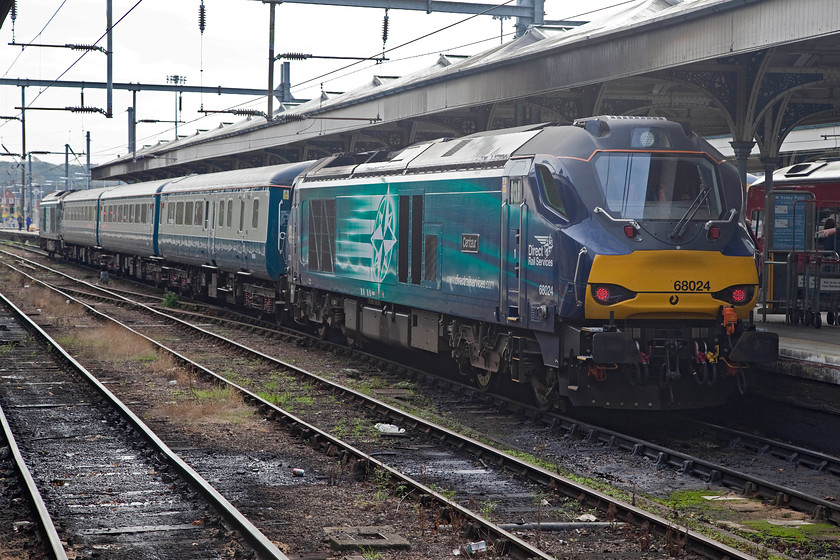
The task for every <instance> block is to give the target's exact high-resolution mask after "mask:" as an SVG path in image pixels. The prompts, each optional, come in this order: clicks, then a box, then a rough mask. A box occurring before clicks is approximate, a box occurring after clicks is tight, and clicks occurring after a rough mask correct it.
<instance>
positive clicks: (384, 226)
mask: <svg viewBox="0 0 840 560" xmlns="http://www.w3.org/2000/svg"><path fill="white" fill-rule="evenodd" d="M370 244H371V245H373V279H374V280H375V281H377V282H382V281H384V280H385V277H386V276H387V275H388V268H389V266H390V264H391V254H392V253H393V252H394V246H395V245H396V244H397V219H396V208H395V207H394V199H393V197H390V196H383V197H382V200H381V201H380V202H379V209H378V210H377V211H376V222H375V223H374V225H373V233H372V234H371V236H370Z"/></svg>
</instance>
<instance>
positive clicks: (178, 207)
mask: <svg viewBox="0 0 840 560" xmlns="http://www.w3.org/2000/svg"><path fill="white" fill-rule="evenodd" d="M183 224H184V202H183V201H179V202H177V203H176V204H175V225H179V226H180V225H183Z"/></svg>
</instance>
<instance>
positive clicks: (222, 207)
mask: <svg viewBox="0 0 840 560" xmlns="http://www.w3.org/2000/svg"><path fill="white" fill-rule="evenodd" d="M224 225H225V201H224V200H220V201H219V227H224Z"/></svg>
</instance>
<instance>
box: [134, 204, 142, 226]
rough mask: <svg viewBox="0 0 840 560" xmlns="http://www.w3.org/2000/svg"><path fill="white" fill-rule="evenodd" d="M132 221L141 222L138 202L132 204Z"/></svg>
mask: <svg viewBox="0 0 840 560" xmlns="http://www.w3.org/2000/svg"><path fill="white" fill-rule="evenodd" d="M134 222H135V223H138V224H139V223H140V222H141V220H140V204H135V205H134Z"/></svg>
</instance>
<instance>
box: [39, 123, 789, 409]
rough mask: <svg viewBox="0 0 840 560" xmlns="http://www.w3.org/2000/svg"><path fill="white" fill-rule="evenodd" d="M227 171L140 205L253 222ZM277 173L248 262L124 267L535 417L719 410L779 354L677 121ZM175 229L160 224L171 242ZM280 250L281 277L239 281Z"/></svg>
mask: <svg viewBox="0 0 840 560" xmlns="http://www.w3.org/2000/svg"><path fill="white" fill-rule="evenodd" d="M299 165H300V164H299ZM284 169H285V168H284ZM230 173H234V174H235V173H238V172H228V175H226V176H224V177H222V176H221V175H219V176H218V177H216V178H214V175H213V174H211V175H207V176H203V178H202V179H201V181H202V186H201V187H194V188H190V189H186V188H185V187H187V184H186V183H187V182H188V181H189V179H183V182H184V184H183V185H182V186H181V187H179V186H178V183H173V185H172V186H171V187H170V186H164V187H160V186H159V185H158V186H157V187H156V188H157V189H158V190H159V192H157V193H153V194H152V199H151V203H152V207H153V208H151V209H153V210H154V211H155V212H156V213H157V214H156V215H158V221H159V222H160V219H161V218H160V217H161V216H164V215H166V216H168V213H167V211H166V210H163V209H162V208H161V207H162V206H165V204H167V203H168V202H166V200H167V199H166V197H165V195H166V193H167V190H168V189H170V188H171V189H173V190H175V191H178V190H179V189H180V191H184V192H188V193H191V194H190V195H189V196H193V198H194V199H195V200H194V202H195V203H198V199H199V198H200V197H201V196H204V195H203V194H202V193H204V192H205V190H206V191H207V193H213V192H215V193H219V192H226V193H228V194H230V195H231V196H230V197H228V195H227V194H226V195H225V197H227V198H226V199H225V200H226V201H227V199H228V198H229V199H230V200H231V201H232V202H226V207H225V208H226V209H225V213H229V212H230V208H231V206H230V204H233V208H234V209H235V212H234V214H235V215H234V216H233V218H232V219H233V223H232V224H231V227H233V228H234V229H236V228H239V230H238V231H240V232H241V231H243V225H244V226H248V224H249V223H253V224H254V225H257V223H258V222H257V221H253V217H252V216H251V215H250V214H249V208H252V203H250V202H248V201H249V200H252V199H249V198H248V196H249V195H248V194H247V192H248V191H249V189H252V190H253V188H254V187H255V186H256V185H244V184H242V183H241V182H240V184H239V186H232V185H231V184H229V183H230V182H231V181H232V176H231V175H230ZM292 173H296V174H297V175H296V177H295V178H294V180H293V181H288V178H289V176H290V175H291V174H292ZM284 177H285V179H286V180H284V181H282V182H291V188H289V187H290V186H289V185H283V186H280V185H278V186H277V187H276V188H278V189H281V190H282V192H286V193H287V194H288V196H287V199H288V206H283V205H278V206H277V208H278V209H279V211H280V212H281V213H283V216H280V215H279V214H278V215H277V216H275V217H268V216H266V217H267V218H268V219H273V220H281V221H280V222H278V225H277V227H273V226H267V228H266V229H259V228H254V230H255V231H259V240H258V241H259V243H263V244H264V249H265V251H266V252H265V253H260V247H259V246H258V245H257V246H255V245H251V246H250V248H251V250H250V251H246V253H247V255H246V254H245V253H243V255H242V256H243V259H242V260H241V261H225V262H224V263H220V262H218V261H216V260H214V259H213V258H212V254H210V253H209V252H208V253H206V254H203V255H204V256H201V254H199V253H197V251H196V250H187V251H183V250H181V251H179V250H175V247H170V248H169V249H168V250H167V251H166V252H165V253H166V254H164V252H163V251H161V252H160V254H153V255H144V254H139V255H138V254H132V255H131V256H130V257H126V258H128V259H129V260H132V259H139V262H137V263H136V267H135V268H136V270H141V271H142V270H143V266H144V265H143V263H144V262H148V263H149V266H151V267H152V268H153V269H154V270H156V271H158V272H159V273H160V274H161V275H162V276H161V277H162V278H163V280H164V281H167V282H169V283H170V284H172V281H171V274H172V273H171V272H169V271H171V270H173V269H174V270H177V271H178V272H177V274H176V277H177V278H178V280H177V282H178V287H179V288H181V289H188V290H189V291H191V292H193V293H197V294H199V295H203V296H206V297H215V298H217V299H218V298H222V297H224V298H225V299H227V300H228V301H230V302H232V303H235V304H238V305H244V306H246V307H252V308H253V307H257V308H258V310H259V311H261V312H264V313H265V312H268V313H275V314H277V315H278V317H280V318H281V319H290V320H295V321H297V322H299V323H303V324H307V325H310V326H313V327H314V328H316V329H318V330H319V331H320V332H321V333H323V334H326V333H327V332H329V331H332V332H335V333H338V332H340V333H342V335H343V336H344V337H346V339H347V340H348V341H349V342H351V343H354V344H356V343H364V342H375V343H382V342H385V343H389V344H392V345H397V346H402V347H405V348H407V349H412V350H414V351H417V352H418V356H421V355H422V352H424V351H425V352H433V353H445V354H449V355H451V356H452V358H453V359H454V360H455V362H456V363H457V364H458V366H459V368H458V369H459V370H460V372H461V373H463V374H464V375H466V376H469V377H470V378H471V379H474V380H475V381H476V382H477V384H478V385H479V387H481V388H484V389H491V388H494V387H497V386H499V385H500V384H503V383H504V384H510V383H515V384H520V385H522V386H524V387H527V388H529V389H530V390H531V391H532V392H533V395H534V396H535V398H536V401H537V402H538V403H539V404H540V405H543V406H551V405H553V404H556V403H571V404H573V405H575V406H595V407H609V408H628V409H665V408H691V407H702V406H710V405H716V404H721V403H723V402H725V400H726V399H727V398H728V397H729V396H731V395H732V394H734V393H736V392H738V391H739V390H740V391H743V390H744V389H745V387H746V383H747V379H748V377H749V376H750V373H751V370H750V367H751V364H754V363H755V362H764V361H775V360H776V359H777V355H778V338H777V337H776V335H774V334H772V333H767V332H762V331H759V330H756V329H755V326H754V325H752V324H751V322H750V320H749V319H750V315H751V311H752V309H753V307H754V306H755V302H756V298H757V288H758V275H757V269H756V263H755V259H754V251H755V247H754V245H753V242H752V240H751V237H750V235H749V231H748V230H747V228H746V227H745V224H744V190H743V188H742V186H741V182H740V180H739V178H738V175H737V172H736V170H735V168H734V167H733V166H732V165H731V164H729V163H726V162H725V161H724V158H723V156H721V155H720V154H719V153H718V152H716V151H715V150H714V149H713V148H712V147H711V146H710V145H709V144H708V143H706V142H705V141H704V140H702V139H701V138H700V137H698V136H697V135H695V134H694V133H692V132H691V131H690V130H688V129H687V128H685V127H684V126H682V125H680V124H677V123H673V122H669V121H667V120H665V119H661V118H647V117H595V118H589V119H582V120H580V121H578V122H576V123H574V125H567V126H554V125H535V126H527V127H520V128H516V129H507V130H496V131H489V132H485V133H479V134H475V135H472V136H468V137H463V138H455V139H441V140H436V141H432V142H426V143H421V144H417V145H414V146H410V147H408V148H405V149H403V150H400V151H397V152H374V153H366V154H342V155H337V156H333V157H329V158H325V159H323V160H320V161H318V162H314V163H313V164H312V165H307V166H303V165H301V166H300V167H298V168H294V169H293V170H292V169H291V168H289V169H288V170H287V172H286V173H285V175H284ZM268 182H270V181H268ZM126 188H136V186H134V187H126ZM262 188H264V189H268V190H271V189H272V188H274V187H269V186H265V185H263V186H262ZM180 191H179V192H180ZM240 195H241V200H243V201H245V202H244V203H241V204H240V203H239V202H238V201H239V200H240V198H238V197H240ZM111 196H113V193H112V194H111ZM251 196H252V197H253V195H251ZM196 197H198V198H196ZM57 198H58V199H60V197H57ZM202 200H204V202H203V203H202V206H201V208H202V212H204V213H205V214H207V216H205V217H204V219H199V218H194V219H193V220H192V223H193V226H192V230H191V234H190V235H192V237H193V238H192V239H189V238H190V235H186V237H184V238H183V243H185V244H186V243H190V244H191V245H190V246H191V247H194V248H202V247H203V248H207V250H208V251H209V250H210V248H211V247H213V246H214V239H213V238H214V236H215V235H216V234H217V231H214V230H213V228H207V227H204V228H202V227H201V226H198V227H196V225H195V224H196V220H198V221H199V222H200V223H201V224H202V225H203V224H204V223H205V222H206V221H210V222H212V221H213V217H212V216H213V215H214V213H215V215H216V216H218V210H219V209H218V205H217V204H218V201H215V202H214V201H213V200H212V195H211V194H207V195H206V196H205V198H203V199H202ZM279 200H284V199H283V195H280V198H279ZM186 202H187V201H186V199H185V204H186ZM56 204H60V200H59V201H56ZM155 204H156V205H157V207H156V208H154V205H155ZM214 204H215V205H214ZM249 204H250V205H249ZM170 208H171V207H170ZM195 208H196V206H195V205H193V206H192V210H193V212H194V213H195V216H199V212H198V211H197V210H195ZM266 211H267V212H270V211H272V210H270V209H267V210H266ZM237 214H239V215H237ZM286 216H288V223H287V224H286V222H285V218H286ZM249 220H252V222H249ZM174 222H177V210H176V211H175V216H174ZM216 223H218V218H217V219H216ZM174 225H175V226H177V225H178V224H177V223H174ZM185 227H186V226H185ZM156 228H157V229H156V230H155V231H154V232H153V233H152V235H157V236H162V235H163V234H164V231H165V228H163V227H162V225H160V224H159V225H158V226H156ZM59 229H60V227H59ZM248 229H249V228H248V227H244V230H248ZM177 230H178V228H177V227H176V228H168V229H166V232H167V235H169V238H168V239H169V243H172V242H173V241H172V240H173V239H175V238H176V237H177V235H176V233H177ZM245 233H246V236H247V231H246V232H245ZM178 235H180V234H178ZM173 236H174V237H173ZM272 236H274V237H276V238H273V237H272ZM178 239H181V238H180V237H178ZM179 242H180V241H176V242H175V243H179ZM52 243H53V244H55V243H57V242H56V241H55V240H53V241H52ZM58 243H59V244H60V243H62V242H61V241H58ZM242 243H243V245H242V246H243V247H244V243H245V240H244V239H243V240H242ZM153 245H154V247H156V248H159V247H161V245H160V243H159V242H155V243H154V244H153ZM275 247H276V248H277V249H276V250H275ZM62 250H63V251H64V252H65V253H66V252H67V251H66V249H62ZM155 250H157V249H155ZM114 253H117V254H119V251H114V250H113V249H112V250H111V251H109V252H108V254H107V255H103V254H97V255H96V258H99V259H102V258H105V259H106V261H107V262H109V263H113V262H115V261H114V257H113V256H112V255H113V254H114ZM272 255H274V256H272ZM279 255H282V259H283V260H282V263H280V261H279V260H278V261H277V262H278V263H279V265H280V266H281V267H282V268H281V269H279V274H275V273H272V274H271V275H269V276H268V277H266V276H265V275H261V274H257V273H255V270H261V269H263V268H266V264H267V263H266V262H263V261H265V260H272V259H279V258H280V257H279ZM199 261H202V262H199ZM116 262H118V263H119V262H120V259H119V258H117V259H116ZM155 263H156V264H155ZM110 266H113V265H110ZM135 268H132V269H131V270H135ZM267 269H271V270H277V269H276V267H272V266H268V267H267ZM135 275H137V274H135ZM141 276H142V275H141ZM211 288H212V291H211ZM254 302H256V304H255V303H254ZM266 302H270V304H271V305H270V306H267V305H266Z"/></svg>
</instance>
